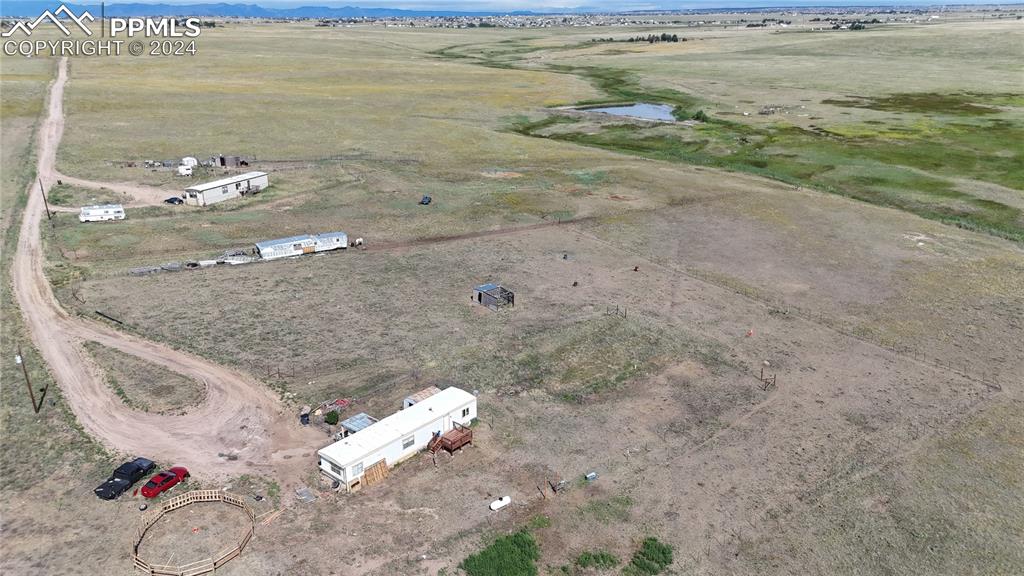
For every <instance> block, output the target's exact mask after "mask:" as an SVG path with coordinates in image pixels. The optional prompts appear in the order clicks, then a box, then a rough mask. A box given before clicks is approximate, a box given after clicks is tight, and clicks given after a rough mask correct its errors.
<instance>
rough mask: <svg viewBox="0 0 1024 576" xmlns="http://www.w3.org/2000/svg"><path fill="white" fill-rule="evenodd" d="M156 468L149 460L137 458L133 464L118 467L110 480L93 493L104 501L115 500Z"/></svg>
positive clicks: (126, 463) (128, 463) (127, 463)
mask: <svg viewBox="0 0 1024 576" xmlns="http://www.w3.org/2000/svg"><path fill="white" fill-rule="evenodd" d="M155 467H156V464H154V463H153V461H152V460H149V459H148V458H136V459H135V460H132V461H131V462H125V463H124V464H121V465H120V466H118V467H117V468H116V469H115V470H114V473H113V474H111V475H110V478H108V479H107V481H106V482H104V483H103V484H100V485H99V486H98V487H97V488H96V489H95V490H93V492H95V493H96V496H97V497H99V498H101V499H103V500H114V499H115V498H117V497H118V496H120V495H121V494H124V493H125V492H126V491H127V490H128V489H129V488H131V487H132V484H135V483H136V482H138V481H139V480H140V479H141V478H142V477H143V476H145V475H146V474H147V473H148V472H149V471H151V470H152V469H153V468H155Z"/></svg>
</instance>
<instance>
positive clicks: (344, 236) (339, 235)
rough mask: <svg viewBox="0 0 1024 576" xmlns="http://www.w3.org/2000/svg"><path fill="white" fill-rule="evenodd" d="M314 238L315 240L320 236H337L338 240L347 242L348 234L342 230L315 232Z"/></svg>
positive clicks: (328, 237) (326, 237) (324, 237)
mask: <svg viewBox="0 0 1024 576" xmlns="http://www.w3.org/2000/svg"><path fill="white" fill-rule="evenodd" d="M315 238H316V239H317V240H319V239H321V238H323V239H331V238H338V239H339V240H343V241H345V242H348V234H345V233H344V232H321V233H320V234H317V235H316V236H315Z"/></svg>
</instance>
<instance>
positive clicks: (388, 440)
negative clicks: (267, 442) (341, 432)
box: [318, 387, 476, 491]
mask: <svg viewBox="0 0 1024 576" xmlns="http://www.w3.org/2000/svg"><path fill="white" fill-rule="evenodd" d="M475 419H476V397H475V396H473V395H472V394H470V393H469V392H466V391H465V390H460V389H459V388H455V387H451V388H445V389H444V390H442V391H440V392H438V393H436V394H433V395H431V396H430V397H428V398H424V399H423V400H421V401H419V402H417V403H415V404H413V405H412V406H409V407H408V408H406V409H404V410H401V411H399V412H396V413H394V414H392V415H391V416H388V417H387V418H384V419H383V420H380V421H379V422H376V423H374V424H371V425H370V426H367V427H366V428H364V429H362V430H360V431H359V432H356V433H355V434H352V435H350V436H348V437H347V438H344V439H342V440H339V441H338V442H335V443H334V444H331V445H330V446H327V447H326V448H324V449H322V450H320V451H319V452H318V454H319V455H320V472H321V473H322V474H324V475H326V476H327V477H328V478H331V479H332V480H337V481H338V482H340V483H341V484H342V485H344V486H346V487H347V488H348V490H349V491H353V490H358V489H359V488H361V483H362V477H363V472H364V471H365V470H366V469H368V468H370V467H371V466H374V465H376V464H378V463H380V462H382V461H383V462H384V464H385V465H386V466H388V467H391V466H394V465H395V464H397V463H399V462H401V461H403V460H405V459H407V458H410V457H412V456H414V455H415V454H416V453H417V452H419V451H420V450H423V449H424V448H426V447H427V444H429V443H430V441H431V440H432V439H433V438H434V435H435V434H444V433H446V432H448V431H450V430H452V429H453V428H455V426H456V425H464V426H468V425H469V424H470V423H471V422H472V421H473V420H475Z"/></svg>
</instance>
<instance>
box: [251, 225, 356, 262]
mask: <svg viewBox="0 0 1024 576" xmlns="http://www.w3.org/2000/svg"><path fill="white" fill-rule="evenodd" d="M343 248H348V235H347V234H345V233H344V232H324V233H323V234H316V235H310V234H302V235H299V236H289V237H288V238H278V239H277V240H264V241H263V242H257V243H256V253H257V254H259V255H260V258H263V259H264V260H274V259H276V258H287V257H289V256H301V255H303V254H310V253H312V252H326V251H328V250H339V249H343Z"/></svg>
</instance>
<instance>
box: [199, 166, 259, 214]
mask: <svg viewBox="0 0 1024 576" xmlns="http://www.w3.org/2000/svg"><path fill="white" fill-rule="evenodd" d="M267 186H270V177H269V176H267V173H266V172H246V173H245V174H238V175H237V176H229V177H227V178H221V179H220V180H214V181H213V182H207V183H205V184H196V185H195V186H189V187H188V188H185V203H186V204H191V205H193V206H209V205H210V204H216V203H217V202H223V201H225V200H231V199H232V198H238V197H239V196H243V195H245V194H255V193H256V192H259V191H260V190H263V189H264V188H266V187H267Z"/></svg>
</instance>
